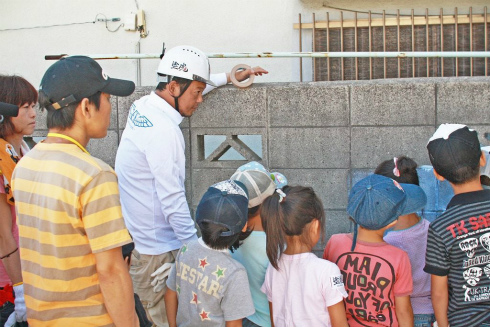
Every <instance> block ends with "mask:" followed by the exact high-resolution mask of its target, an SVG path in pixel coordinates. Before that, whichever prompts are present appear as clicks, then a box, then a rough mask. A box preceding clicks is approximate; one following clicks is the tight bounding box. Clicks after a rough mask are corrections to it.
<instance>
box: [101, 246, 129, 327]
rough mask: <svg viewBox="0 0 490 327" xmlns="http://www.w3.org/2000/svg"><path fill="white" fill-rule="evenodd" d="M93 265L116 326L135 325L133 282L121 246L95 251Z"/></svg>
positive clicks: (127, 326) (108, 310) (106, 304)
mask: <svg viewBox="0 0 490 327" xmlns="http://www.w3.org/2000/svg"><path fill="white" fill-rule="evenodd" d="M95 260H96V263H95V266H96V269H97V274H98V275H99V283H100V289H101V292H102V295H103V297H104V302H105V306H106V309H107V312H108V313H109V316H110V317H111V318H112V320H113V321H114V324H115V325H116V326H117V327H137V326H139V323H138V317H137V316H136V310H135V306H134V293H133V283H132V282H131V277H130V276H129V271H128V266H127V265H126V263H125V262H124V260H123V257H122V252H121V247H116V248H114V249H110V250H107V251H102V252H99V253H95Z"/></svg>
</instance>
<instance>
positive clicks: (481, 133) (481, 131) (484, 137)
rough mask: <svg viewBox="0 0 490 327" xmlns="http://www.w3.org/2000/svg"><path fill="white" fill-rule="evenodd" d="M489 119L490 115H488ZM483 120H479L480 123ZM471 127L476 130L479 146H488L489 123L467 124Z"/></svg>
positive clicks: (489, 136) (489, 143)
mask: <svg viewBox="0 0 490 327" xmlns="http://www.w3.org/2000/svg"><path fill="white" fill-rule="evenodd" d="M489 121H490V116H489ZM482 122H484V121H481V122H480V123H482ZM468 126H469V127H470V128H471V129H474V130H476V131H477V132H478V139H479V140H480V144H481V146H489V145H490V125H473V124H470V125H468Z"/></svg>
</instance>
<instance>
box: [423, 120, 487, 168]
mask: <svg viewBox="0 0 490 327" xmlns="http://www.w3.org/2000/svg"><path fill="white" fill-rule="evenodd" d="M427 150H428V151H429V159H430V162H431V163H432V166H433V167H434V169H435V171H436V172H437V173H438V174H439V175H441V176H447V175H449V174H450V173H451V172H453V171H455V170H457V169H459V168H464V167H472V168H474V167H477V166H478V165H479V162H480V156H481V149H480V141H478V134H477V133H476V131H475V130H472V129H469V128H468V126H466V125H461V124H441V125H440V126H439V128H438V129H437V130H436V132H435V133H434V135H432V137H431V138H430V139H429V142H428V143H427Z"/></svg>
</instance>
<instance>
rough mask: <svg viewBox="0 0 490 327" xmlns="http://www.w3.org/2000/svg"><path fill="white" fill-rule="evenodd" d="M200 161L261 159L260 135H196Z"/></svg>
mask: <svg viewBox="0 0 490 327" xmlns="http://www.w3.org/2000/svg"><path fill="white" fill-rule="evenodd" d="M197 140H198V142H197V143H198V144H197V146H198V153H199V156H198V159H199V160H200V161H209V162H213V161H257V160H261V159H262V135H260V134H258V135H198V136H197Z"/></svg>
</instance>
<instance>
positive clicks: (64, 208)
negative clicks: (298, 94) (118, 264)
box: [12, 143, 131, 327]
mask: <svg viewBox="0 0 490 327" xmlns="http://www.w3.org/2000/svg"><path fill="white" fill-rule="evenodd" d="M12 187H13V189H14V198H15V200H16V201H15V202H16V210H17V221H18V225H19V235H20V242H19V243H20V256H21V264H22V277H23V279H24V292H25V301H26V306H27V316H28V322H29V325H30V326H31V327H35V326H77V327H78V326H113V322H112V319H111V318H110V316H109V315H108V313H107V310H106V308H105V305H104V298H103V296H102V293H101V290H100V285H99V279H98V275H97V272H96V266H95V264H96V262H95V255H94V253H98V252H103V251H107V250H110V249H112V248H115V247H118V246H122V245H124V244H127V243H129V242H130V241H131V238H130V236H129V233H128V231H127V230H126V227H125V225H124V221H123V218H122V213H121V206H120V203H119V191H118V187H117V178H116V175H115V172H114V171H113V170H112V168H111V167H110V166H109V165H107V164H106V163H104V162H103V161H101V160H99V159H97V158H94V157H92V156H90V155H88V154H86V153H84V152H83V151H82V150H81V149H79V148H78V147H77V146H76V145H73V144H48V143H40V144H38V145H36V146H35V147H34V148H33V149H32V150H31V151H30V152H29V153H28V154H26V155H25V156H24V157H23V159H22V160H21V161H20V162H19V164H18V165H17V167H16V169H15V171H14V174H13V178H12Z"/></svg>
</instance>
